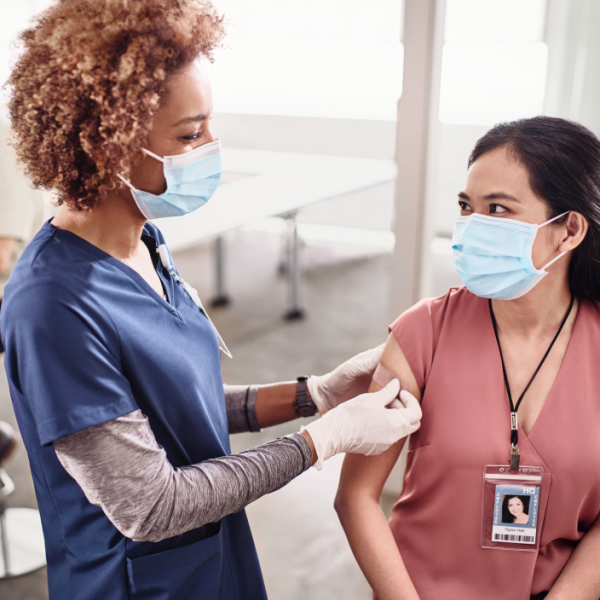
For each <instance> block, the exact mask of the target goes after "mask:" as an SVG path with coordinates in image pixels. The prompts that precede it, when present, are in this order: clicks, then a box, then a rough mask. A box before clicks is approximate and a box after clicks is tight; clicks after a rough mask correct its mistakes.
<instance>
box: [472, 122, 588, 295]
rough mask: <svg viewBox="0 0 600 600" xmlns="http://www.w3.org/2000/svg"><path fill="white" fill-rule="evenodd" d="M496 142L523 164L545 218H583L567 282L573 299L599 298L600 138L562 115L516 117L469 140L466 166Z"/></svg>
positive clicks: (495, 146)
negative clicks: (584, 228)
mask: <svg viewBox="0 0 600 600" xmlns="http://www.w3.org/2000/svg"><path fill="white" fill-rule="evenodd" d="M501 146H506V147H507V149H508V151H509V152H510V153H511V154H512V155H513V156H514V157H515V158H516V159H517V160H518V161H519V162H520V163H521V164H522V165H523V166H524V167H525V168H526V169H527V171H528V172H529V183H530V185H531V188H532V189H533V191H534V192H535V193H536V195H537V196H539V197H540V198H542V199H543V200H545V201H546V202H547V203H548V207H549V213H550V214H549V218H551V217H555V216H557V215H559V214H561V213H564V212H567V211H574V212H578V213H580V214H581V215H583V216H584V217H585V218H586V219H587V221H588V223H589V229H588V232H587V235H586V236H585V239H584V240H583V242H582V243H581V244H580V245H579V247H578V248H576V249H575V250H574V251H573V253H572V256H571V262H570V264H569V284H570V287H571V291H572V292H573V294H575V295H576V296H578V297H579V298H589V299H591V300H599V301H600V140H598V138H597V137H596V136H595V135H594V134H593V133H592V132H591V131H590V130H589V129H586V128H585V127H584V126H583V125H580V124H579V123H574V122H573V121H567V120H566V119H557V118H554V117H533V118H531V119H519V120H518V121H511V122H510V123H500V124H499V125H496V126H495V127H493V128H492V129H490V130H489V131H488V132H487V133H486V134H485V135H484V136H483V137H482V138H481V139H480V140H479V141H478V142H477V144H475V148H473V152H471V156H470V157H469V167H470V166H471V165H472V164H473V163H474V162H475V161H476V160H477V159H478V158H479V157H480V156H481V155H482V154H485V153H486V152H489V151H490V150H494V149H495V148H499V147H501ZM566 218H567V217H566V216H565V218H564V219H558V220H557V221H556V222H555V223H556V224H564V223H565V222H566Z"/></svg>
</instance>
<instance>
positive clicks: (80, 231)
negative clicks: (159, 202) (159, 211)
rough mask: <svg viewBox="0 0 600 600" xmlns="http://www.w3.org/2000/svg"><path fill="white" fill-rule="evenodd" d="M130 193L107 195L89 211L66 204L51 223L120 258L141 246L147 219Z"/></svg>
mask: <svg viewBox="0 0 600 600" xmlns="http://www.w3.org/2000/svg"><path fill="white" fill-rule="evenodd" d="M126 194H128V192H125V194H123V195H120V194H115V195H111V196H108V197H107V198H105V199H104V200H102V201H101V202H99V203H98V204H97V205H96V206H94V208H91V209H89V210H77V209H76V208H73V207H71V206H69V205H67V204H63V205H62V206H61V207H60V209H59V211H58V213H57V215H56V217H54V219H53V220H52V225H54V226H55V227H57V228H58V229H65V230H66V231H70V232H71V233H74V234H75V235H77V236H79V237H80V238H83V239H84V240H86V241H87V242H89V243H90V244H92V245H94V246H96V247H97V248H100V249H101V250H103V251H104V252H106V253H107V254H110V255H111V256H114V257H115V258H117V259H119V260H127V259H129V258H132V257H133V256H134V255H135V253H136V251H137V250H138V249H139V245H140V239H141V237H142V230H143V228H144V224H145V222H146V219H145V218H144V216H143V215H142V213H141V212H140V211H139V209H138V208H137V205H136V204H135V201H134V200H133V198H132V197H131V195H130V194H129V196H127V195H126Z"/></svg>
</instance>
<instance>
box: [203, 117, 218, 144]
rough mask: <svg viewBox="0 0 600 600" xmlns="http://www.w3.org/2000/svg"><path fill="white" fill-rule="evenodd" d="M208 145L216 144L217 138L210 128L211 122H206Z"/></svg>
mask: <svg viewBox="0 0 600 600" xmlns="http://www.w3.org/2000/svg"><path fill="white" fill-rule="evenodd" d="M205 131H206V143H207V144H208V143H210V142H214V141H215V140H216V139H217V138H216V137H215V136H214V135H213V132H212V129H211V127H210V120H208V121H207V122H206V130H205Z"/></svg>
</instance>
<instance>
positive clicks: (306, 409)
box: [294, 377, 317, 417]
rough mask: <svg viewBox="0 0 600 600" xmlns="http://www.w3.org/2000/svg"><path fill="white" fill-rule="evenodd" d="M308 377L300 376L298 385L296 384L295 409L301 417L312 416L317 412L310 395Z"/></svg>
mask: <svg viewBox="0 0 600 600" xmlns="http://www.w3.org/2000/svg"><path fill="white" fill-rule="evenodd" d="M307 379H308V377H298V385H297V386H296V401H295V402H294V409H295V410H296V412H297V413H298V416H299V417H312V416H313V415H314V414H315V413H316V412H317V407H316V405H315V403H314V402H313V401H312V400H311V399H310V398H309V397H308V390H307V389H306V380H307Z"/></svg>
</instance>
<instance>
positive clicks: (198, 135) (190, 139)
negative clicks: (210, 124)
mask: <svg viewBox="0 0 600 600" xmlns="http://www.w3.org/2000/svg"><path fill="white" fill-rule="evenodd" d="M203 134H204V132H203V131H195V132H194V133H192V134H190V135H184V136H182V138H181V139H182V140H185V141H186V142H193V141H194V140H198V139H200V138H201V137H202V135H203Z"/></svg>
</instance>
